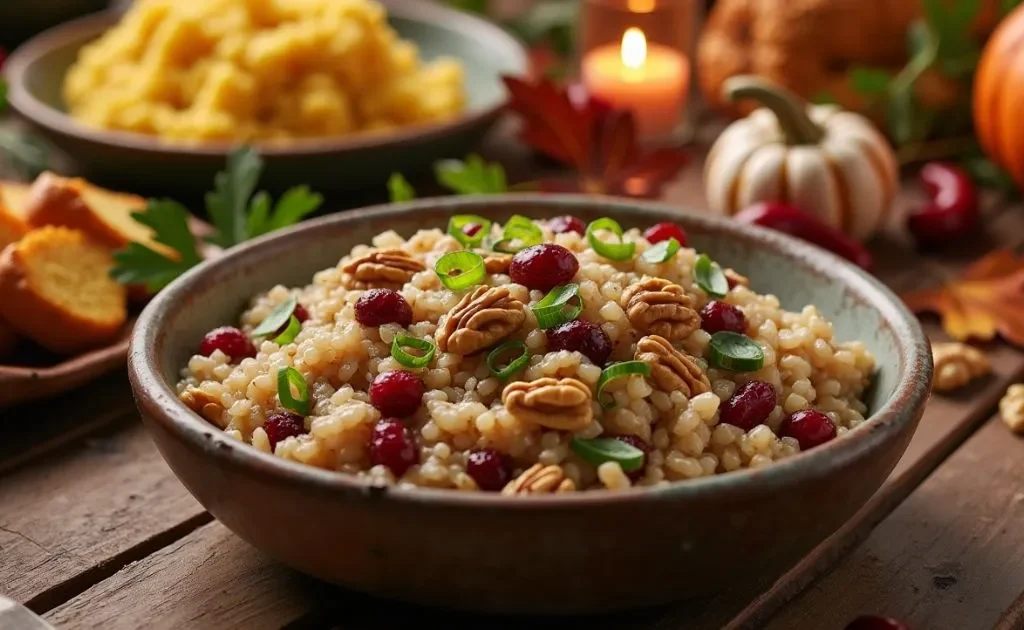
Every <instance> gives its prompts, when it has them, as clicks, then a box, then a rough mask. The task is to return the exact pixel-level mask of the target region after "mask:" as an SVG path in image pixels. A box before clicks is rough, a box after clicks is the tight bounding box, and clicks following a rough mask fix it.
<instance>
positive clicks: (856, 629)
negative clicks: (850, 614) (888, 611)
mask: <svg viewBox="0 0 1024 630" xmlns="http://www.w3.org/2000/svg"><path fill="white" fill-rule="evenodd" d="M846 630H910V627H909V626H907V624H905V623H903V622H902V621H896V620H895V619H893V618H892V617H881V616H879V615H861V616H860V617H857V618H856V619H854V620H853V621H851V622H850V623H848V624H846Z"/></svg>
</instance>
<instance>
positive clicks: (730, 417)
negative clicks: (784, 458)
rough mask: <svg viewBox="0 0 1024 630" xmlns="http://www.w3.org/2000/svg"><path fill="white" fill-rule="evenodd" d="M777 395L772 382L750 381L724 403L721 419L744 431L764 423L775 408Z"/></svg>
mask: <svg viewBox="0 0 1024 630" xmlns="http://www.w3.org/2000/svg"><path fill="white" fill-rule="evenodd" d="M776 401H777V396H776V394H775V388H774V387H773V386H772V384H771V383H766V382H765V381H750V382H749V383H746V384H744V385H741V386H740V387H739V388H738V389H737V390H736V392H735V393H734V394H733V395H732V398H730V399H729V400H727V401H725V402H724V403H722V409H721V412H720V415H719V419H720V420H721V421H722V422H724V423H725V424H731V425H732V426H734V427H739V428H741V429H743V430H744V431H749V430H751V429H753V428H754V427H756V426H757V425H759V424H764V422H765V420H767V419H768V416H770V415H771V413H772V411H773V410H774V409H775V403H776Z"/></svg>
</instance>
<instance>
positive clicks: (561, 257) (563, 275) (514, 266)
mask: <svg viewBox="0 0 1024 630" xmlns="http://www.w3.org/2000/svg"><path fill="white" fill-rule="evenodd" d="M579 269H580V263H579V261H578V260H576V256H575V255H573V253H572V252H570V251H569V250H567V249H566V248H564V247H562V246H561V245H555V244H554V243H542V244H540V245H533V246H530V247H527V248H526V249H522V250H520V251H518V252H516V255H515V256H513V257H512V263H511V264H510V265H509V268H508V275H509V276H510V277H511V278H512V282H516V283H518V284H521V285H523V286H525V287H527V288H529V289H537V290H538V291H549V290H551V288H552V287H556V286H558V285H560V284H565V283H567V282H569V281H570V280H572V277H573V276H575V275H576V272H577V271H579Z"/></svg>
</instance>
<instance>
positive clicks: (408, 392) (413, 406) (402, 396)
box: [370, 370, 424, 418]
mask: <svg viewBox="0 0 1024 630" xmlns="http://www.w3.org/2000/svg"><path fill="white" fill-rule="evenodd" d="M423 391H424V390H423V383H422V382H421V381H420V379H418V378H416V377H415V376H414V375H413V374H412V373H410V372H406V371H405V370H395V371H394V372H384V373H383V374H378V375H377V378H375V379H373V383H372V384H371V385H370V402H371V403H373V406H374V407H376V408H377V409H378V410H380V412H381V414H382V415H385V416H398V417H399V418H404V417H407V416H411V415H412V414H414V413H416V410H417V409H419V408H420V401H421V400H422V399H423Z"/></svg>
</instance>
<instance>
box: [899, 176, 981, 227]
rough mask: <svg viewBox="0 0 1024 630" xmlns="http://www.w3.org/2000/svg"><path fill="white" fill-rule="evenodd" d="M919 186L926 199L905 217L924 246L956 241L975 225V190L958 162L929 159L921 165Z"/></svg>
mask: <svg viewBox="0 0 1024 630" xmlns="http://www.w3.org/2000/svg"><path fill="white" fill-rule="evenodd" d="M920 179H921V187H922V188H924V190H925V192H926V193H927V194H928V197H929V199H930V200H929V202H928V203H927V204H925V205H924V206H923V207H920V208H917V209H916V210H914V211H913V212H912V213H911V214H910V216H909V217H907V228H908V229H909V230H910V232H911V234H913V235H914V239H915V240H916V241H917V242H918V243H919V244H920V245H923V246H925V247H936V246H940V245H945V244H948V243H952V242H956V241H959V240H961V239H963V238H964V237H966V236H968V235H969V234H970V233H971V232H972V231H974V229H975V228H977V226H978V193H977V190H976V189H975V187H974V182H972V181H971V178H970V177H968V176H967V173H965V172H964V171H963V169H961V168H960V167H958V166H954V165H953V164H947V163H944V162H931V163H929V164H925V165H924V166H923V167H922V168H921V175H920Z"/></svg>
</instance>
